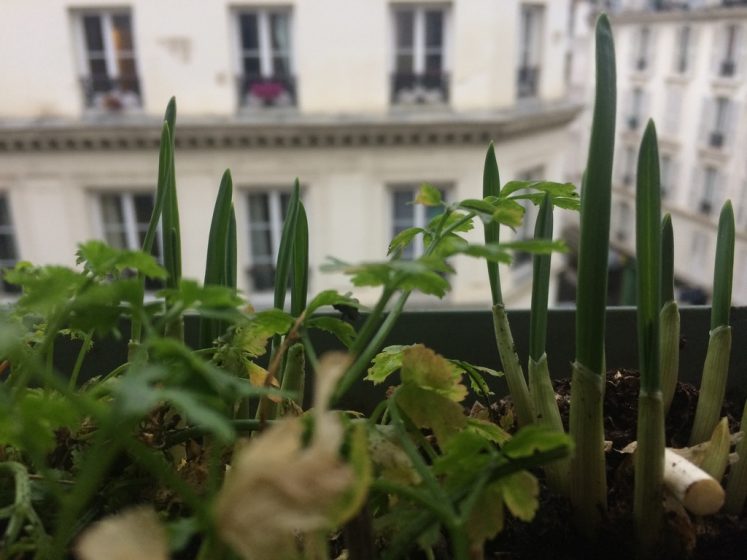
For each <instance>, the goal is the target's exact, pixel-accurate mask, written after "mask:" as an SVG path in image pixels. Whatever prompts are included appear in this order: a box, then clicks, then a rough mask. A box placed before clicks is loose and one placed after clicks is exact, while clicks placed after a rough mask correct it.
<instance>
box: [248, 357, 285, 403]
mask: <svg viewBox="0 0 747 560" xmlns="http://www.w3.org/2000/svg"><path fill="white" fill-rule="evenodd" d="M246 372H247V375H248V376H249V383H251V384H252V385H254V386H255V387H264V386H265V380H266V379H267V370H266V369H265V368H263V367H262V366H260V365H257V364H255V363H254V362H250V361H247V362H246ZM272 386H273V387H275V388H277V389H279V388H280V383H278V380H277V378H273V380H272ZM267 398H268V399H270V400H271V401H272V402H274V403H279V402H282V400H283V399H281V398H280V397H278V396H277V395H267Z"/></svg>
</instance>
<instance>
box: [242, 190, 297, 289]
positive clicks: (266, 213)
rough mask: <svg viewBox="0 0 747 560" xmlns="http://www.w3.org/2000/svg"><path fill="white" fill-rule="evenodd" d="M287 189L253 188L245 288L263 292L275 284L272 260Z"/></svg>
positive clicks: (281, 221) (285, 206)
mask: <svg viewBox="0 0 747 560" xmlns="http://www.w3.org/2000/svg"><path fill="white" fill-rule="evenodd" d="M290 197H291V193H290V191H287V190H269V191H263V192H258V191H253V192H250V193H248V194H247V203H248V206H249V257H250V266H249V271H248V273H249V289H250V290H252V291H254V292H267V291H271V290H272V289H273V288H274V287H275V264H276V261H277V255H278V251H279V250H280V236H281V235H282V232H283V221H284V220H285V215H286V213H287V212H288V204H289V203H290Z"/></svg>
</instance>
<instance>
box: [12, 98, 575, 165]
mask: <svg viewBox="0 0 747 560" xmlns="http://www.w3.org/2000/svg"><path fill="white" fill-rule="evenodd" d="M582 108H583V107H582V105H580V104H578V103H572V102H568V101H563V102H557V103H552V104H550V103H543V104H539V103H538V104H537V105H536V106H525V107H517V108H515V109H512V110H509V111H500V112H493V113H475V114H467V113H465V114H457V113H444V114H434V115H428V116H427V118H426V115H420V116H418V118H406V117H403V116H401V115H388V116H387V117H385V118H381V119H368V120H366V119H359V120H355V119H350V118H346V119H342V118H333V117H330V118H325V119H309V118H306V119H304V118H300V117H299V118H296V119H287V120H282V121H280V120H278V121H276V122H272V121H269V120H266V121H247V120H245V119H241V118H240V117H236V118H235V119H233V120H220V119H214V120H212V121H211V120H209V119H203V120H199V121H198V120H195V119H193V120H192V121H190V120H189V119H187V118H185V119H182V122H181V123H180V124H179V125H178V126H177V134H176V146H177V148H178V149H181V150H185V149H186V150H190V149H200V150H206V149H207V150H210V149H237V148H239V149H245V148H252V149H286V148H359V147H372V148H375V147H392V146H394V147H398V146H441V145H443V146H461V145H465V144H487V143H488V142H490V141H491V140H493V141H495V142H501V141H502V140H505V139H508V138H516V137H519V136H523V135H526V134H531V133H535V132H540V131H544V130H548V129H552V128H558V127H561V126H564V125H566V124H569V123H570V122H571V121H572V120H573V119H574V118H575V117H576V116H577V115H578V114H579V112H580V111H581V110H582ZM159 136H160V124H159V122H158V121H157V120H156V119H146V120H145V121H144V120H143V119H142V118H141V119H139V120H138V122H131V121H128V120H127V119H126V118H121V119H116V120H110V121H109V122H91V123H87V122H84V121H77V122H60V121H54V122H53V121H50V122H40V121H36V122H34V121H32V122H27V123H13V124H8V123H5V124H4V123H1V122H0V154H3V153H19V152H65V151H119V150H151V149H155V148H157V147H158V143H159Z"/></svg>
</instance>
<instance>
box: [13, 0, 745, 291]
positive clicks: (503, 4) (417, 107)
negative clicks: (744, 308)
mask: <svg viewBox="0 0 747 560" xmlns="http://www.w3.org/2000/svg"><path fill="white" fill-rule="evenodd" d="M570 5H571V2H570V1H569V0H552V1H550V0H532V1H527V2H524V1H519V0H501V1H500V2H496V1H495V0H452V1H451V2H442V1H438V0H435V1H434V0H429V1H421V0H407V1H400V0H282V1H278V0H261V1H254V0H2V1H0V52H2V53H3V56H2V57H0V76H2V87H0V265H9V264H12V262H14V261H15V260H18V259H24V260H30V261H32V262H36V263H62V264H72V263H73V262H74V251H75V248H76V244H77V243H78V242H80V241H82V240H85V239H88V238H93V237H99V238H104V239H107V240H108V241H110V242H111V243H113V244H116V245H119V246H122V247H130V248H136V247H138V246H139V244H140V239H141V237H142V235H143V233H144V229H145V227H146V226H147V218H148V215H149V212H150V208H151V207H152V197H153V192H154V184H155V178H156V168H157V155H158V154H157V141H158V135H159V129H160V125H159V122H160V119H161V118H162V114H163V110H164V108H165V106H166V103H167V101H168V99H169V97H170V96H171V95H176V97H177V103H178V119H177V132H176V144H177V152H176V168H177V186H178V191H179V206H180V214H181V221H182V244H183V250H184V257H183V267H184V274H185V276H187V277H193V278H197V279H200V278H202V276H203V267H204V261H205V250H206V243H207V236H208V229H209V222H210V214H211V212H212V206H213V202H214V199H215V195H216V193H217V189H218V183H219V180H220V176H221V174H222V172H223V170H224V169H225V168H230V169H231V170H232V173H233V179H234V186H235V195H234V199H235V204H236V210H237V222H238V232H239V242H238V251H239V271H240V272H239V284H240V288H241V289H242V290H244V291H245V293H246V294H247V295H248V297H249V298H250V299H251V300H252V301H253V302H254V303H255V304H259V305H262V304H263V303H267V302H268V301H269V298H268V296H269V288H270V284H271V282H272V277H273V269H272V263H273V260H274V254H275V251H276V250H277V244H278V237H279V231H280V224H281V220H282V212H283V208H284V204H283V203H284V201H285V200H287V193H288V192H289V191H290V186H291V184H292V182H293V180H294V178H295V177H298V178H299V179H300V181H301V184H302V185H303V198H304V202H305V204H306V206H307V210H308V213H309V223H310V238H311V240H310V243H311V246H310V263H311V266H312V268H313V270H314V272H313V273H312V275H311V286H310V288H311V290H312V291H317V290H320V289H323V288H328V287H335V288H338V289H343V290H344V289H347V288H348V283H347V280H346V279H344V278H341V277H333V276H326V275H322V274H321V273H319V272H318V266H319V265H320V264H321V263H322V262H323V261H324V259H325V257H326V256H327V255H334V256H336V257H338V258H341V259H344V260H349V261H361V260H377V259H383V258H384V256H385V254H386V248H387V244H388V241H389V240H390V239H391V237H392V235H393V233H394V232H396V231H397V230H398V229H401V228H403V227H406V226H410V225H419V224H422V223H423V221H424V220H425V219H426V213H425V212H424V211H423V209H422V208H418V207H413V206H410V205H408V204H406V202H408V201H409V200H411V199H412V197H413V193H414V191H415V189H416V188H417V186H418V185H419V184H420V183H422V182H424V181H427V182H431V183H433V184H436V185H439V186H440V187H442V188H443V189H444V192H445V193H446V197H447V198H449V199H458V198H467V197H478V196H480V191H481V184H482V182H481V177H482V163H483V158H484V153H485V148H486V147H487V144H488V142H489V141H490V140H495V142H496V150H497V154H498V159H499V164H500V166H501V174H502V178H503V179H504V180H507V179H510V178H521V177H537V178H539V177H542V178H548V179H553V180H562V179H563V178H564V171H565V148H566V146H567V144H568V139H569V136H568V125H569V123H570V122H571V121H572V119H573V118H574V117H575V116H576V114H577V113H578V110H579V105H578V104H577V103H573V102H571V101H570V100H569V97H568V89H567V83H566V68H567V62H568V61H567V55H568V52H569V43H568V33H567V30H568V25H569V14H570V7H571V6H570ZM474 233H475V238H478V239H479V238H481V236H482V233H481V231H476V232H474ZM417 250H418V248H417V246H416V248H415V251H416V252H417ZM742 258H743V257H742ZM455 265H456V268H457V271H458V274H457V275H456V277H455V278H454V290H453V292H452V294H450V295H449V296H448V298H447V300H448V303H450V304H455V305H469V304H484V303H485V302H487V301H488V300H489V288H488V283H487V277H486V273H485V265H484V263H483V262H480V261H471V260H460V259H458V260H457V261H456V262H455ZM528 272H529V266H528V263H527V262H523V261H522V262H519V263H518V264H516V265H515V266H513V267H510V268H509V267H507V268H506V270H505V271H504V278H505V279H504V284H505V288H504V291H505V292H506V296H507V299H509V300H512V301H514V302H526V301H528V293H529V292H528V285H527V284H526V280H527V279H528V277H529V274H528ZM6 288H7V287H6Z"/></svg>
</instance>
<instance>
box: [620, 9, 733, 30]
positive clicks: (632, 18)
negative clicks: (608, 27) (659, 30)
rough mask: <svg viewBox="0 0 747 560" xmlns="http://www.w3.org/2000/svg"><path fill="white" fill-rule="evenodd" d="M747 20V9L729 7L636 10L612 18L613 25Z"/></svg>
mask: <svg viewBox="0 0 747 560" xmlns="http://www.w3.org/2000/svg"><path fill="white" fill-rule="evenodd" d="M739 19H747V7H745V8H743V7H739V6H729V7H714V8H699V9H696V10H683V9H679V10H678V9H671V10H636V11H625V12H620V13H618V14H615V15H614V16H612V25H613V27H614V26H615V25H621V24H627V23H657V22H660V23H667V22H681V21H721V20H739Z"/></svg>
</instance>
